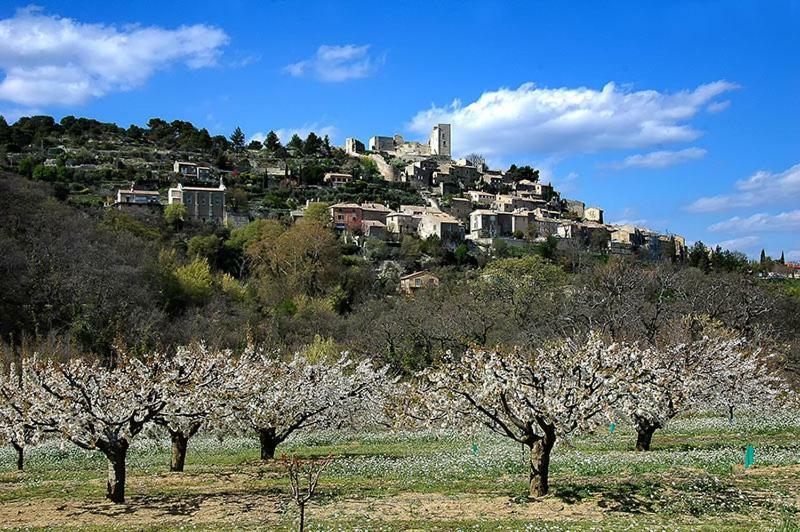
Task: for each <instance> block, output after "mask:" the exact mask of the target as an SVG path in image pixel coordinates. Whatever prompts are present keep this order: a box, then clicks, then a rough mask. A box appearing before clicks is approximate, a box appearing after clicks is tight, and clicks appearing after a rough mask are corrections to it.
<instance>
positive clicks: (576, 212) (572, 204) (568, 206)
mask: <svg viewBox="0 0 800 532" xmlns="http://www.w3.org/2000/svg"><path fill="white" fill-rule="evenodd" d="M563 205H564V210H565V211H566V212H567V214H569V215H570V216H572V217H574V218H577V219H578V220H582V219H583V211H584V210H585V209H586V204H584V203H583V202H582V201H578V200H571V199H567V200H564V202H563Z"/></svg>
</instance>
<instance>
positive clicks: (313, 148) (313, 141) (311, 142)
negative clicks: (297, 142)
mask: <svg viewBox="0 0 800 532" xmlns="http://www.w3.org/2000/svg"><path fill="white" fill-rule="evenodd" d="M321 150H322V139H320V138H319V137H318V136H317V134H316V133H314V132H313V131H312V132H310V133H309V134H308V136H307V137H306V140H305V142H304V143H303V154H304V155H318V154H319V152H320V151H321Z"/></svg>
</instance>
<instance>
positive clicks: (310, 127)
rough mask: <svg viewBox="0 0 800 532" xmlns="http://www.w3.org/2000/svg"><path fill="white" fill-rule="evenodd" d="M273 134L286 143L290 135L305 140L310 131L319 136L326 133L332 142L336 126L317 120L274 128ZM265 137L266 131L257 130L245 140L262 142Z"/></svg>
mask: <svg viewBox="0 0 800 532" xmlns="http://www.w3.org/2000/svg"><path fill="white" fill-rule="evenodd" d="M274 131H275V134H276V135H278V138H279V139H280V140H281V143H282V144H286V143H287V142H289V140H291V138H292V135H297V136H298V137H300V138H301V139H303V140H305V138H306V137H307V136H308V134H309V133H311V132H312V131H313V132H314V133H316V134H317V135H318V136H319V137H320V138H322V137H324V136H325V135H328V138H329V139H330V140H331V144H333V137H334V136H335V135H336V127H335V126H321V125H319V124H318V123H317V122H314V123H312V124H303V125H302V126H300V127H295V128H281V129H276V130H274ZM265 138H267V133H265V132H263V131H259V132H258V133H254V134H253V135H252V136H251V137H250V138H249V139H247V142H250V141H253V140H257V141H259V142H264V139H265Z"/></svg>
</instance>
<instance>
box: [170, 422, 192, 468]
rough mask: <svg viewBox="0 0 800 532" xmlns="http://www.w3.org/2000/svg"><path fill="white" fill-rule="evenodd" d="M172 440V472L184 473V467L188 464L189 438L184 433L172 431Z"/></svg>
mask: <svg viewBox="0 0 800 532" xmlns="http://www.w3.org/2000/svg"><path fill="white" fill-rule="evenodd" d="M169 436H170V438H171V439H172V458H171V459H170V462H169V470H170V471H183V465H184V464H185V463H186V447H187V446H188V444H189V436H188V435H186V434H184V433H183V432H182V431H180V430H178V431H170V433H169Z"/></svg>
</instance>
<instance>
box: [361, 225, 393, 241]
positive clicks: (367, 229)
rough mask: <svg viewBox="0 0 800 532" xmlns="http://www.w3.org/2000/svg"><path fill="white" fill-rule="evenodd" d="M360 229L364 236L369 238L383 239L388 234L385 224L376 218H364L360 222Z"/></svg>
mask: <svg viewBox="0 0 800 532" xmlns="http://www.w3.org/2000/svg"><path fill="white" fill-rule="evenodd" d="M361 230H362V231H363V232H364V236H368V237H370V238H378V239H380V240H385V239H386V237H387V236H388V234H387V231H386V224H385V223H383V222H379V221H377V220H364V221H363V222H361Z"/></svg>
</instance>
